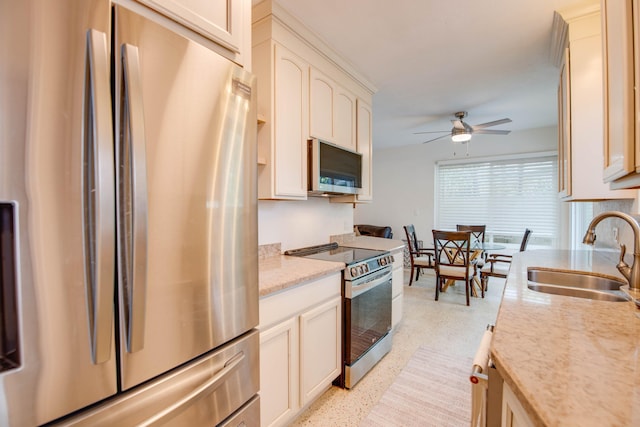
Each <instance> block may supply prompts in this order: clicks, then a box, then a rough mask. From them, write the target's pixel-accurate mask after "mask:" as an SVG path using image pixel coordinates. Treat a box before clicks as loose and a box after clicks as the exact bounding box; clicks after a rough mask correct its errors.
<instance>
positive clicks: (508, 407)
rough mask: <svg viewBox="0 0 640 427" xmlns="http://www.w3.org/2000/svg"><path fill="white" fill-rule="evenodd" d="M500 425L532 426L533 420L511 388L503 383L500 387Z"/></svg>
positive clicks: (509, 426) (508, 426) (503, 426)
mask: <svg viewBox="0 0 640 427" xmlns="http://www.w3.org/2000/svg"><path fill="white" fill-rule="evenodd" d="M501 427H534V424H533V421H531V418H529V415H527V413H526V412H525V410H524V408H523V407H522V404H521V403H520V401H519V400H518V398H517V396H516V395H515V394H514V393H513V391H512V390H511V388H510V387H509V386H508V385H507V384H506V383H504V384H503V388H502V422H501Z"/></svg>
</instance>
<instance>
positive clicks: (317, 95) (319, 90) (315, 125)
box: [309, 68, 335, 142]
mask: <svg viewBox="0 0 640 427" xmlns="http://www.w3.org/2000/svg"><path fill="white" fill-rule="evenodd" d="M309 76H310V77H309V79H310V80H309V86H310V92H309V135H310V136H312V137H315V138H320V139H324V140H325V141H330V142H335V141H334V138H333V119H334V114H333V113H334V111H333V98H334V96H335V95H334V92H335V87H334V86H335V83H334V82H333V81H332V80H331V79H329V78H328V77H327V76H325V75H324V74H322V73H321V72H320V71H318V70H316V69H315V68H311V71H310V73H309Z"/></svg>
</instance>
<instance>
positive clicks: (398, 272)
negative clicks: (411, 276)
mask: <svg viewBox="0 0 640 427" xmlns="http://www.w3.org/2000/svg"><path fill="white" fill-rule="evenodd" d="M391 255H392V256H393V269H392V270H391V327H392V328H394V329H395V327H396V325H397V324H398V323H400V321H401V320H402V310H403V301H404V283H403V282H404V251H403V249H400V250H398V251H393V252H391Z"/></svg>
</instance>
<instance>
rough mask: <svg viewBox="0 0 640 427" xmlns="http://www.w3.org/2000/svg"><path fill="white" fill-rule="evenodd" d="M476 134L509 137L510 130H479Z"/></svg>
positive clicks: (475, 131)
mask: <svg viewBox="0 0 640 427" xmlns="http://www.w3.org/2000/svg"><path fill="white" fill-rule="evenodd" d="M473 133H474V134H478V135H480V134H485V135H509V133H511V131H510V130H498V129H477V130H474V131H473Z"/></svg>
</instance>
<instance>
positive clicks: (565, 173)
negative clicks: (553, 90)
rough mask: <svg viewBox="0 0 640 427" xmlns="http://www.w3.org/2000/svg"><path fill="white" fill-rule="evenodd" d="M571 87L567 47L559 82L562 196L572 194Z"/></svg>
mask: <svg viewBox="0 0 640 427" xmlns="http://www.w3.org/2000/svg"><path fill="white" fill-rule="evenodd" d="M569 87H570V86H569V49H565V50H564V57H563V61H562V64H561V65H560V82H559V83H558V192H559V193H560V197H567V196H570V195H571V170H570V167H571V161H570V160H571V159H570V158H571V149H570V144H569V143H570V141H571V121H570V119H571V117H570V115H569V105H570V101H571V100H570V99H569V96H570V95H569V94H570V91H569Z"/></svg>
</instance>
